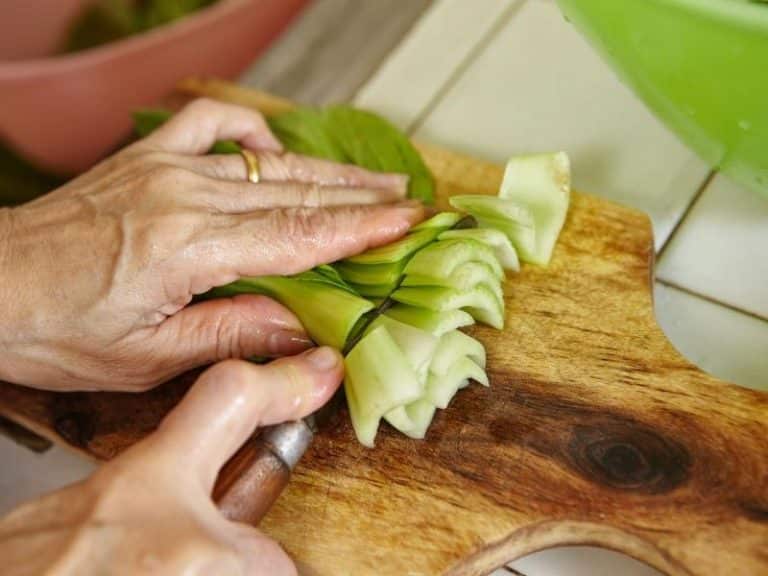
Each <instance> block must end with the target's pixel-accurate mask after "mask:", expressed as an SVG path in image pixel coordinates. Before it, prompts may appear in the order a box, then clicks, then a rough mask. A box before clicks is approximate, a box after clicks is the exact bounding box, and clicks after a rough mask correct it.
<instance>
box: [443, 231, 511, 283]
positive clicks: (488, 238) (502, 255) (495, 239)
mask: <svg viewBox="0 0 768 576" xmlns="http://www.w3.org/2000/svg"><path fill="white" fill-rule="evenodd" d="M456 238H459V239H461V238H471V239H473V240H477V241H478V242H482V243H483V244H485V245H486V246H488V247H490V248H492V249H493V251H494V253H495V254H496V259H497V260H498V261H499V264H501V266H502V267H503V268H504V269H505V270H512V271H514V272H517V271H519V270H520V261H519V260H518V258H517V252H516V251H515V247H514V246H512V243H511V242H510V241H509V238H507V236H506V234H504V233H503V232H501V231H499V230H496V229H494V228H464V229H462V230H446V231H445V232H443V233H442V234H440V236H438V239H439V240H450V239H456Z"/></svg>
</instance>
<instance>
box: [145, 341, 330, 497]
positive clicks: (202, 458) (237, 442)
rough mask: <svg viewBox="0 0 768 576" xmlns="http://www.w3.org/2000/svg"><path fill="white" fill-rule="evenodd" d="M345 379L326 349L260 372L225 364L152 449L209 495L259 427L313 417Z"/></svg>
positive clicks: (196, 390)
mask: <svg viewBox="0 0 768 576" xmlns="http://www.w3.org/2000/svg"><path fill="white" fill-rule="evenodd" d="M343 375H344V363H343V360H342V357H341V355H340V354H339V353H338V352H337V351H335V350H334V349H332V348H328V347H322V348H315V349H312V350H309V351H307V352H305V353H303V354H300V355H298V356H293V357H290V358H282V359H280V360H276V361H274V362H271V363H270V364H266V365H262V366H258V365H255V364H251V363H249V362H245V361H240V360H227V361H225V362H221V363H219V364H217V365H215V366H213V367H211V368H209V369H208V370H206V371H205V372H204V373H203V374H202V375H201V376H200V378H199V379H198V380H197V382H196V383H195V384H194V386H192V388H191V389H190V391H189V392H188V393H187V395H186V397H185V398H184V399H183V400H182V401H181V403H180V404H179V405H178V406H177V407H176V408H175V409H174V410H172V411H171V412H170V413H169V414H168V416H166V418H165V420H163V422H162V423H161V424H160V427H159V428H158V430H157V432H155V434H153V435H152V437H151V446H152V448H153V449H157V450H160V452H162V453H165V454H172V455H173V457H172V458H171V459H172V460H175V461H176V462H177V469H178V470H183V471H184V473H185V474H186V473H187V472H192V473H193V474H195V475H196V476H198V477H199V479H200V481H201V482H202V484H203V487H204V488H205V490H206V491H207V492H210V490H211V489H212V488H213V484H214V481H215V480H216V476H217V475H218V473H219V470H220V468H221V467H222V466H223V465H224V463H225V462H226V461H227V460H229V459H230V458H231V457H232V455H233V454H234V453H235V452H236V451H237V449H238V448H239V447H240V446H241V445H242V444H243V443H244V442H245V441H246V440H247V439H248V438H249V437H250V435H251V434H252V433H253V431H254V430H255V429H256V428H257V427H259V426H269V425H273V424H278V423H281V422H285V421H290V420H298V419H300V418H303V417H304V416H307V415H308V414H310V413H312V412H314V411H315V410H317V409H318V408H320V407H321V406H322V405H323V404H325V402H327V401H328V399H329V398H330V397H331V396H332V395H333V393H334V391H335V390H336V388H338V386H339V384H340V383H341V379H342V377H343ZM179 462H181V466H179V465H178V463H179Z"/></svg>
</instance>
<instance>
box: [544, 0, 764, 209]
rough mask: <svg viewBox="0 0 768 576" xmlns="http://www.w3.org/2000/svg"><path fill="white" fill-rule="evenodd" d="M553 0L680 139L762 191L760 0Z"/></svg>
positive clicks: (714, 164) (762, 59) (762, 110)
mask: <svg viewBox="0 0 768 576" xmlns="http://www.w3.org/2000/svg"><path fill="white" fill-rule="evenodd" d="M557 1H558V3H559V5H560V8H561V10H562V11H563V14H564V15H565V17H566V18H567V19H568V20H569V21H570V22H572V23H573V24H574V26H576V28H577V29H579V30H580V31H581V32H582V33H583V34H584V35H585V36H586V37H587V38H588V39H589V41H590V42H591V43H592V45H593V46H594V47H595V48H596V49H597V50H598V52H599V53H600V54H601V55H602V56H603V58H605V60H606V61H607V62H608V63H609V64H610V65H611V66H613V68H614V69H615V70H616V72H617V73H618V74H619V76H620V77H621V78H622V79H623V81H624V82H625V83H627V84H628V85H629V86H631V87H632V89H633V90H634V91H635V92H636V93H637V94H638V95H639V96H640V97H641V98H642V99H643V100H644V101H645V103H646V104H647V105H648V106H649V107H650V108H651V109H652V110H653V111H654V112H655V114H656V115H657V116H658V117H659V118H661V119H662V121H664V122H665V123H666V125H667V126H669V128H671V129H672V130H674V131H675V132H676V133H677V134H678V136H679V137H680V138H681V139H682V140H683V141H684V142H686V143H687V144H688V145H689V146H690V147H691V148H692V149H693V150H695V151H696V152H697V153H698V154H699V155H700V156H701V157H702V158H703V159H704V160H705V161H706V162H707V163H709V164H710V166H712V167H713V168H716V169H718V170H722V171H723V172H725V173H726V174H728V175H729V176H731V177H732V178H733V179H734V180H736V181H737V182H740V183H742V184H744V185H745V186H747V187H748V188H751V189H752V190H755V191H757V192H759V193H761V194H763V195H764V196H766V197H768V3H767V2H766V0H557ZM630 136H631V135H628V137H630Z"/></svg>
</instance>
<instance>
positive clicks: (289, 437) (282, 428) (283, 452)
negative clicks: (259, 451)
mask: <svg viewBox="0 0 768 576" xmlns="http://www.w3.org/2000/svg"><path fill="white" fill-rule="evenodd" d="M313 420H314V418H313V416H311V415H310V416H308V417H307V418H306V419H304V420H297V421H295V422H285V423H283V424H280V425H278V426H274V427H272V428H269V429H268V430H266V431H265V432H263V433H262V441H263V442H264V444H265V445H266V446H267V447H268V448H269V450H270V451H271V452H272V453H273V454H274V455H275V456H277V457H278V458H280V460H282V461H283V463H284V464H285V465H286V466H287V467H288V469H289V470H293V469H294V467H295V466H296V464H297V463H298V461H299V460H300V459H301V457H302V456H303V455H304V452H306V451H307V448H309V445H310V444H311V443H312V438H313V437H314V435H315V433H314V422H313Z"/></svg>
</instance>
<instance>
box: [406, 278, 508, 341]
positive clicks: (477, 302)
mask: <svg viewBox="0 0 768 576" xmlns="http://www.w3.org/2000/svg"><path fill="white" fill-rule="evenodd" d="M391 298H392V299H393V300H396V301H397V302H402V303H403V304H410V305H411V306H419V307H421V308H427V309H429V310H434V311H436V312H444V311H446V310H457V309H462V310H465V311H466V312H469V314H471V315H472V317H473V318H474V319H475V320H477V321H479V322H483V323H484V324H488V325H489V326H493V327H494V328H498V329H499V330H501V329H502V328H504V301H503V300H499V299H498V298H497V297H496V295H495V294H494V293H493V291H492V290H490V289H489V288H487V287H486V286H483V285H482V284H481V285H480V286H476V287H475V288H473V289H472V290H469V291H466V292H461V291H459V290H455V289H453V288H445V287H443V286H419V287H400V288H398V289H397V290H395V291H394V292H393V293H392V296H391Z"/></svg>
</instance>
